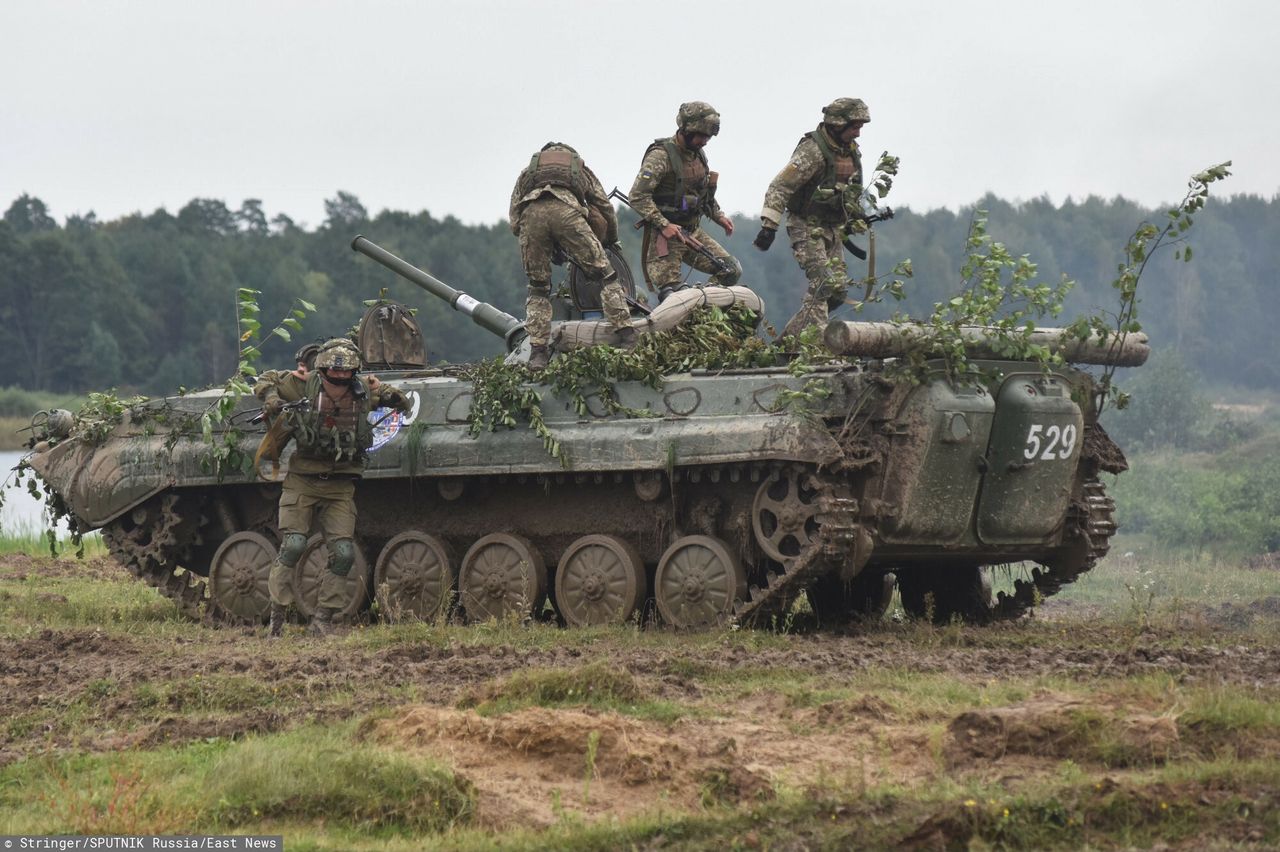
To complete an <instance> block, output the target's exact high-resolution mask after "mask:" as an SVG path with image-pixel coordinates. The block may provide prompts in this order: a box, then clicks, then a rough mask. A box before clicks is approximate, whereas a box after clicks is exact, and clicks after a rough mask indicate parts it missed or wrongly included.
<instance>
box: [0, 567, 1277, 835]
mask: <svg viewBox="0 0 1280 852" xmlns="http://www.w3.org/2000/svg"><path fill="white" fill-rule="evenodd" d="M0 566H2V567H0V580H18V579H22V578H28V577H32V576H35V577H58V576H64V577H65V576H72V575H74V576H78V577H89V578H92V579H94V580H101V581H110V582H115V581H117V580H120V575H121V573H122V572H120V570H119V569H118V568H116V567H115V566H114V564H112V563H111V562H109V561H108V560H106V559H96V560H92V561H91V562H89V563H88V564H87V565H85V564H81V563H69V562H55V561H52V560H49V559H42V558H30V557H6V558H4V559H0ZM120 581H121V582H125V581H124V580H120ZM54 597H55V599H53V600H49V601H46V603H48V604H49V605H50V606H53V607H55V608H56V607H57V606H58V605H59V602H58V601H57V600H56V595H55V596H54ZM1278 603H1280V601H1278V600H1277V599H1274V598H1271V599H1263V600H1258V601H1252V602H1247V603H1242V604H1239V605H1235V604H1233V605H1229V606H1221V607H1217V608H1214V607H1206V608H1204V609H1203V610H1199V611H1193V612H1189V613H1187V614H1186V615H1185V617H1184V618H1183V620H1182V622H1181V623H1178V624H1170V625H1165V626H1160V627H1154V628H1152V627H1146V628H1143V627H1141V626H1138V625H1134V624H1107V623H1104V622H1103V621H1100V620H1098V619H1097V618H1094V617H1092V614H1091V613H1090V612H1089V611H1088V610H1087V608H1082V607H1078V606H1074V607H1073V606H1072V605H1070V604H1062V605H1060V606H1056V607H1055V606H1048V607H1046V608H1045V609H1043V610H1041V611H1040V612H1039V613H1037V614H1036V616H1035V617H1034V618H1032V619H1024V620H1022V621H1019V622H1016V623H1010V624H1002V625H996V626H993V627H984V628H963V629H955V628H937V629H927V630H924V629H920V628H912V627H911V626H909V625H908V626H904V625H895V624H892V623H885V624H882V625H879V626H875V627H870V628H862V629H856V630H845V631H843V632H840V633H832V632H823V631H812V632H803V633H798V634H792V635H787V636H782V637H777V638H776V639H775V640H772V641H769V642H762V643H754V644H753V643H751V642H746V641H741V640H740V639H739V638H737V637H726V638H725V641H723V642H714V641H712V642H708V641H702V640H699V641H698V642H696V643H690V644H689V645H684V644H682V643H680V642H674V641H656V642H650V641H645V640H644V639H643V637H642V638H641V639H640V640H638V641H637V640H634V639H633V640H631V641H621V642H619V641H609V640H608V639H605V640H602V641H600V642H598V643H583V642H580V643H574V644H571V645H564V646H556V645H555V644H554V643H543V644H542V646H541V647H528V646H525V645H523V644H520V645H517V644H515V643H511V644H509V643H505V642H502V641H496V642H495V641H492V640H490V641H484V642H478V641H477V642H471V641H468V634H467V633H466V632H465V631H459V632H456V633H454V634H451V636H452V638H450V639H448V640H446V641H442V642H441V641H437V642H410V641H406V642H391V643H389V644H387V645H386V646H385V647H372V645H374V644H375V643H373V642H369V641H367V640H368V636H369V634H368V633H365V634H363V635H361V636H357V637H347V638H338V639H337V640H320V639H310V638H307V637H305V635H303V633H302V632H301V630H300V629H298V628H293V629H292V630H293V632H292V633H291V635H290V636H288V637H286V638H285V639H284V640H282V641H278V642H271V641H269V640H267V639H265V638H264V637H263V636H262V632H261V631H252V630H248V629H243V628H235V629H231V628H224V629H215V628H209V627H203V626H199V625H190V626H189V627H184V626H182V625H178V626H175V628H174V629H173V631H172V636H170V637H167V638H166V639H165V640H164V641H163V642H158V641H157V639H156V638H155V637H154V636H150V635H131V634H130V633H129V631H127V630H116V629H110V628H104V629H95V628H93V627H88V626H76V627H66V628H51V627H46V628H41V629H32V630H31V631H30V632H29V633H27V634H26V635H17V636H14V635H10V636H5V637H3V638H0V719H4V720H8V724H7V727H0V766H3V765H5V764H8V763H12V762H14V761H18V760H22V759H24V758H28V757H31V756H34V755H38V754H71V753H86V752H89V753H92V752H105V751H115V750H123V749H133V748H150V747H155V746H159V745H162V744H176V743H184V742H190V741H195V740H202V739H206V738H209V737H227V738H239V737H243V736H245V735H247V734H255V733H264V732H272V731H281V730H285V729H288V728H291V727H294V726H298V725H302V724H305V723H311V722H325V721H332V720H337V719H347V718H358V719H363V721H362V723H361V725H360V727H359V728H358V731H359V734H358V735H359V736H360V737H364V738H367V739H368V741H370V742H375V743H381V744H384V745H387V746H390V747H392V748H394V749H396V750H405V749H408V750H414V751H418V752H420V753H422V754H424V755H431V756H433V757H436V758H439V759H442V760H444V761H446V762H447V763H448V764H449V765H451V766H453V767H454V769H455V770H456V771H457V772H458V773H460V774H462V775H464V776H465V777H466V778H467V779H468V780H469V781H470V782H471V783H472V784H473V785H474V786H475V789H476V791H477V802H478V805H477V809H478V812H477V819H478V822H479V824H480V825H482V826H489V827H492V828H494V829H498V830H500V829H503V828H506V827H510V826H512V825H523V826H530V825H534V826H536V825H549V824H551V823H553V822H554V821H555V820H556V819H557V818H558V811H559V809H560V808H561V807H562V806H563V802H564V801H565V800H572V802H573V809H574V810H575V811H576V812H579V813H581V814H583V816H584V817H587V818H596V817H603V816H611V817H625V816H627V815H629V814H633V813H638V812H641V811H644V810H649V809H652V808H654V807H674V808H676V809H681V810H683V809H697V808H698V807H699V806H700V805H705V804H706V803H707V798H708V796H710V797H712V798H714V799H716V800H717V801H724V802H727V803H730V804H734V803H742V802H750V801H762V800H767V799H768V798H769V797H770V796H772V795H773V791H774V790H776V789H777V785H778V784H788V785H792V786H799V787H804V786H806V785H819V784H821V783H823V782H824V781H827V782H829V781H830V780H832V779H836V780H837V781H839V782H840V783H841V784H843V785H844V786H845V787H846V788H850V787H851V788H855V789H856V788H858V787H859V786H861V787H864V788H867V787H871V786H874V785H884V784H887V783H894V784H902V785H906V786H908V787H909V786H911V785H913V784H918V783H925V782H928V781H936V780H937V779H938V778H940V777H943V776H947V775H953V776H956V777H960V776H964V777H967V778H970V779H973V778H980V779H984V780H989V781H991V782H993V783H1004V781H1003V779H1013V780H1011V781H1009V782H1008V783H1009V784H1010V786H1011V789H1012V788H1016V786H1017V781H1018V779H1025V778H1034V777H1040V776H1045V775H1047V774H1050V773H1053V772H1055V771H1057V767H1059V765H1060V763H1061V761H1063V760H1065V759H1071V760H1073V761H1075V762H1076V763H1077V764H1080V765H1085V766H1090V765H1092V766H1095V767H1101V764H1100V758H1099V757H1098V756H1097V755H1094V754H1091V753H1089V752H1088V750H1087V748H1084V745H1085V744H1084V743H1083V742H1082V740H1081V739H1080V737H1081V734H1080V724H1079V721H1080V719H1081V718H1084V717H1086V716H1087V717H1088V718H1102V719H1105V720H1106V722H1107V724H1108V725H1109V726H1111V729H1112V730H1113V731H1114V734H1113V736H1112V737H1111V738H1110V740H1109V741H1110V742H1111V745H1112V746H1113V747H1114V748H1116V749H1119V751H1116V752H1113V753H1112V755H1113V759H1112V761H1111V762H1112V764H1114V763H1115V760H1114V755H1115V754H1120V755H1122V756H1123V759H1122V760H1121V761H1120V763H1121V765H1123V764H1124V763H1126V762H1128V763H1130V764H1132V765H1145V766H1152V765H1163V764H1165V763H1167V762H1170V761H1174V760H1179V759H1184V758H1198V757H1204V756H1206V755H1207V754H1208V753H1209V752H1211V751H1212V750H1213V748H1214V747H1215V746H1218V745H1221V742H1220V740H1219V741H1213V742H1210V741H1208V740H1205V741H1201V740H1199V739H1195V738H1194V737H1193V738H1189V736H1188V731H1187V729H1186V727H1185V726H1181V725H1179V723H1178V719H1177V717H1176V714H1175V712H1173V711H1172V710H1171V709H1170V707H1169V706H1168V704H1166V703H1164V702H1162V701H1160V700H1157V699H1153V698H1151V697H1150V695H1149V694H1145V693H1143V694H1138V693H1126V691H1124V690H1118V691H1117V690H1113V689H1110V688H1107V687H1105V686H1104V688H1102V689H1101V690H1098V691H1094V692H1086V691H1085V690H1084V689H1083V687H1089V688H1093V687H1096V686H1097V685H1099V684H1103V685H1107V684H1111V685H1114V684H1121V683H1123V682H1125V681H1127V680H1130V679H1134V678H1140V677H1142V676H1158V677H1165V678H1167V679H1168V680H1169V682H1170V683H1171V684H1176V685H1177V686H1178V687H1179V688H1194V687H1197V686H1204V687H1215V686H1224V685H1230V686H1237V687H1241V688H1244V689H1247V690H1252V691H1256V692H1257V693H1258V694H1261V695H1267V694H1271V695H1274V694H1276V692H1277V691H1280V640H1277V641H1274V642H1258V641H1256V638H1253V639H1249V640H1248V641H1246V640H1245V639H1243V638H1241V636H1240V635H1238V634H1236V633H1233V632H1232V631H1233V630H1234V629H1236V628H1238V627H1240V626H1241V625H1251V626H1253V627H1255V628H1256V627H1257V624H1258V620H1259V619H1263V620H1269V621H1270V622H1271V623H1275V622H1276V621H1277V620H1280V606H1277V604H1278ZM379 629H380V628H378V627H376V626H375V627H372V628H367V630H368V631H377V630H379ZM384 629H385V628H384ZM539 629H542V628H539ZM1250 635H1251V636H1254V637H1256V631H1255V633H1254V634H1250ZM600 662H604V663H607V665H608V666H609V667H610V669H611V670H613V671H616V672H621V673H624V674H626V675H629V677H630V679H631V680H632V681H634V684H635V686H636V687H637V689H638V695H640V696H641V697H643V698H646V699H652V700H658V701H666V702H672V703H673V704H675V705H678V706H680V707H684V708H687V709H688V711H689V712H687V713H684V714H682V715H681V716H680V717H679V718H677V719H675V720H674V721H671V720H653V719H649V718H644V715H643V714H640V715H639V716H632V715H621V714H619V713H617V712H614V711H611V710H595V709H592V708H590V707H554V708H549V707H543V706H528V707H523V708H520V709H517V710H514V711H513V712H507V713H499V714H483V713H480V712H477V710H476V709H475V708H474V705H475V704H476V703H477V701H480V700H482V699H483V698H484V697H485V695H486V694H487V693H491V692H492V691H493V690H494V689H495V684H501V683H502V682H503V681H504V680H506V679H507V678H510V677H512V676H514V675H518V674H520V673H524V672H528V671H530V670H532V669H564V670H574V669H580V668H582V667H583V666H587V665H589V664H592V663H600ZM892 672H904V673H911V674H912V675H940V676H942V677H943V679H944V680H945V681H948V682H954V683H955V684H957V685H958V686H960V687H973V688H975V689H985V688H987V687H990V686H992V685H993V684H1001V683H1009V682H1022V683H1025V684H1027V685H1028V688H1027V690H1026V693H1025V695H1023V697H1021V698H1020V699H1019V700H1016V701H1011V702H1009V703H1007V704H1004V705H1001V706H986V707H970V708H967V709H963V710H961V711H958V712H956V711H954V710H947V711H946V712H945V713H944V714H943V715H938V714H937V713H934V712H931V711H930V710H929V709H928V707H923V708H922V707H920V706H915V705H906V704H904V703H903V702H902V701H900V700H897V699H895V697H894V696H892V695H882V694H877V692H876V691H875V690H870V689H868V690H863V691H859V690H858V689H856V688H854V689H852V690H850V688H849V685H850V684H857V683H860V682H866V679H867V678H868V677H869V676H871V675H874V674H876V673H880V674H884V673H892ZM760 673H770V675H769V676H770V677H778V676H779V673H785V677H786V678H787V679H788V681H790V682H797V683H807V684H809V686H808V687H807V689H810V690H812V689H813V685H814V684H829V685H830V686H831V687H832V688H833V689H837V690H842V691H840V692H839V693H838V695H837V697H834V698H824V697H823V696H822V695H821V694H820V691H819V692H818V693H814V692H812V691H811V692H809V693H806V694H805V695H804V696H801V697H797V695H796V694H795V692H794V691H793V690H789V689H788V688H786V687H785V686H783V687H779V686H777V685H776V684H773V682H772V681H769V682H768V683H766V684H765V685H764V686H762V687H761V688H760V689H758V690H741V689H735V688H734V687H733V684H734V683H735V681H736V680H738V679H740V678H750V677H757V676H759V675H760ZM1045 681H1052V682H1053V683H1054V684H1057V685H1058V686H1057V687H1056V688H1055V687H1053V686H1045V685H1043V684H1044V683H1045ZM1073 684H1079V685H1081V687H1082V690H1081V691H1079V692H1077V691H1076V690H1075V689H1073V688H1071V687H1072V685H1073ZM1082 693H1085V694H1086V695H1087V697H1081V694H1082ZM1142 695H1146V697H1142ZM726 696H731V698H726ZM1235 747H1236V752H1237V753H1238V754H1240V755H1241V756H1243V757H1249V756H1251V755H1252V756H1268V755H1276V756H1280V747H1278V746H1277V744H1276V743H1273V742H1270V741H1269V739H1268V738H1267V737H1262V738H1254V739H1252V740H1250V741H1248V742H1247V743H1244V744H1235ZM1110 769H1111V767H1102V768H1100V770H1099V771H1103V772H1105V771H1109V770H1110ZM1209 794H1210V793H1209V792H1204V793H1203V795H1209ZM1259 795H1262V796H1264V797H1265V796H1266V795H1269V794H1268V793H1260V794H1259ZM1242 831H1244V829H1242ZM1241 839H1242V840H1245V841H1247V840H1248V839H1249V838H1248V835H1247V834H1245V835H1243V836H1242V838H1241ZM921 848H928V846H927V844H926V846H924V847H921Z"/></svg>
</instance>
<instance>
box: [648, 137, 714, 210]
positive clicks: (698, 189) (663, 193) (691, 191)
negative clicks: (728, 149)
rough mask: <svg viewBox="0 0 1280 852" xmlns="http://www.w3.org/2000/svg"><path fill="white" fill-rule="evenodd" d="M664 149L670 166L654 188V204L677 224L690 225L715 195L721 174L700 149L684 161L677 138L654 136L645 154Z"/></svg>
mask: <svg viewBox="0 0 1280 852" xmlns="http://www.w3.org/2000/svg"><path fill="white" fill-rule="evenodd" d="M658 148H661V149H662V150H663V151H664V152H665V153H666V155H667V162H668V164H669V168H668V170H667V173H666V174H665V175H663V176H662V180H660V181H658V185H657V186H655V187H654V188H653V203H654V204H656V205H657V207H658V211H659V212H660V213H662V215H663V216H665V217H667V219H668V220H670V221H672V222H675V223H676V224H677V225H690V224H692V223H693V222H694V221H696V220H697V218H698V217H699V216H701V215H702V213H703V212H704V211H705V210H706V209H707V207H708V206H709V205H710V203H711V199H712V198H714V197H715V194H716V179H717V178H718V177H719V175H717V174H716V173H715V172H713V171H711V168H710V167H709V166H708V165H707V155H706V154H704V153H703V152H701V151H698V152H697V154H698V156H696V157H694V158H693V159H692V160H689V161H688V162H685V159H684V157H682V156H681V155H680V148H679V146H678V145H676V142H675V140H674V139H655V140H653V144H652V145H650V146H649V147H648V148H646V149H645V151H644V155H645V156H646V157H647V156H649V152H650V151H654V150H656V149H658Z"/></svg>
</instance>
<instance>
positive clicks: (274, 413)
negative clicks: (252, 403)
mask: <svg viewBox="0 0 1280 852" xmlns="http://www.w3.org/2000/svg"><path fill="white" fill-rule="evenodd" d="M262 411H263V413H265V414H266V415H267V416H268V417H271V418H276V417H279V416H280V412H281V411H284V400H283V399H281V398H280V397H278V396H273V397H271V399H268V400H267V401H266V402H264V403H262Z"/></svg>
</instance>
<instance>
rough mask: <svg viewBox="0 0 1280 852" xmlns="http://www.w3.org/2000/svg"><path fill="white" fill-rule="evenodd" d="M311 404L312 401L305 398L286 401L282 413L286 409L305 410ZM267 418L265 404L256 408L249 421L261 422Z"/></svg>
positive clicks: (281, 409)
mask: <svg viewBox="0 0 1280 852" xmlns="http://www.w3.org/2000/svg"><path fill="white" fill-rule="evenodd" d="M310 406H311V401H310V400H308V399H305V398H304V399H298V400H294V401H293V402H286V403H285V404H284V405H283V406H281V408H280V411H281V413H284V412H286V411H295V410H298V409H303V410H305V409H307V408H309V407H310ZM245 413H246V414H248V413H249V412H245ZM266 419H267V409H266V407H265V406H263V407H262V408H259V409H257V410H256V412H255V413H254V415H253V417H252V418H250V420H249V422H250V423H261V422H262V421H263V420H266Z"/></svg>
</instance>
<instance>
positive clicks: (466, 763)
mask: <svg viewBox="0 0 1280 852" xmlns="http://www.w3.org/2000/svg"><path fill="white" fill-rule="evenodd" d="M833 707H834V705H830V704H829V705H824V706H823V707H822V708H818V709H816V710H815V709H804V710H787V709H786V707H785V701H784V700H783V699H782V698H780V697H779V696H776V695H767V696H761V697H760V698H759V699H758V700H753V701H748V702H743V703H741V704H738V705H735V706H734V707H732V708H719V710H720V711H721V712H722V713H723V714H724V715H717V716H715V717H707V716H699V717H694V718H686V719H682V720H680V721H679V722H676V723H674V724H670V725H667V724H664V723H660V722H652V721H641V720H636V719H631V718H627V717H624V716H620V715H618V714H616V713H607V712H592V711H588V710H549V709H545V708H536V707H535V708H528V709H524V710H519V711H516V712H513V713H508V714H504V715H501V716H494V717H484V716H480V715H478V714H477V713H476V712H474V711H471V710H456V709H452V708H441V707H435V706H420V707H411V708H405V709H404V710H402V711H401V712H400V713H398V714H397V715H395V716H394V717H392V718H389V719H382V720H379V721H377V722H375V723H371V724H370V725H369V726H367V728H366V731H365V735H366V736H367V737H369V739H370V740H372V741H374V742H377V743H379V744H381V745H384V746H392V747H394V748H396V749H405V748H408V749H413V750H416V751H418V752H419V753H422V754H424V755H427V756H430V757H432V758H435V759H438V760H441V761H444V762H445V763H447V764H448V765H450V766H452V767H454V769H455V771H457V772H458V773H460V774H461V775H462V776H464V777H465V778H466V779H467V780H468V781H469V782H470V783H471V784H473V785H474V786H475V789H476V791H477V796H478V799H477V819H478V820H479V821H480V822H481V824H482V825H485V826H487V827H491V828H495V829H501V828H508V827H513V826H547V825H551V824H552V823H554V822H555V821H556V820H558V819H559V818H560V817H561V813H560V812H561V811H563V812H569V813H575V814H579V815H581V816H583V817H585V818H588V819H594V818H599V817H605V816H609V817H611V818H612V817H617V818H626V817H627V816H629V815H633V814H637V813H641V812H645V811H652V810H653V809H655V808H657V807H660V806H663V805H669V806H670V807H673V808H676V809H679V810H691V809H697V808H698V807H700V806H703V805H710V804H713V803H714V804H733V805H738V804H743V803H749V802H752V801H763V800H767V799H770V798H772V797H774V796H775V795H776V792H777V788H778V785H779V784H785V785H788V786H801V787H804V786H810V785H813V784H816V783H818V782H819V781H822V780H830V779H840V780H850V781H852V782H853V783H854V784H855V785H864V786H865V785H868V784H871V783H875V782H880V781H884V780H894V781H910V780H916V779H919V778H921V777H929V776H931V775H933V774H934V773H936V771H937V767H936V765H935V761H934V760H933V758H932V756H931V754H930V751H929V745H928V736H927V734H926V733H925V731H924V730H923V729H922V728H919V727H916V728H910V727H901V726H897V725H893V724H889V725H886V724H883V723H880V724H874V725H872V724H868V723H867V721H868V717H867V715H866V714H865V711H866V710H868V709H869V710H871V711H872V713H873V715H874V714H883V713H884V712H885V711H884V709H883V708H882V707H881V706H880V703H879V702H878V700H877V699H874V698H870V699H869V701H868V702H867V703H866V704H864V703H863V702H861V701H854V702H850V703H849V705H848V707H847V713H846V712H839V711H835V710H833ZM836 719H840V721H838V722H837V721H836ZM869 755H876V756H875V757H868V756H869ZM884 755H888V759H884Z"/></svg>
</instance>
